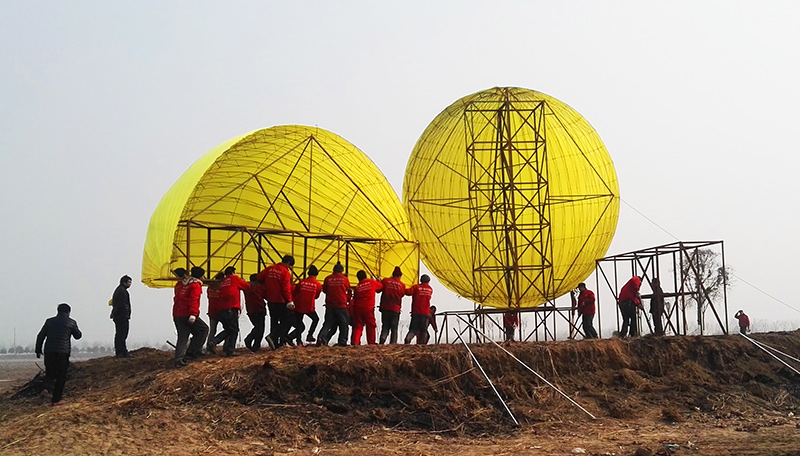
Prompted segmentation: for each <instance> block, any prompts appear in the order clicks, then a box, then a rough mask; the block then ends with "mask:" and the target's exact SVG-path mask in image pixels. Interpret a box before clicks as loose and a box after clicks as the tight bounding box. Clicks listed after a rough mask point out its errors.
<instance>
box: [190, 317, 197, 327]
mask: <svg viewBox="0 0 800 456" xmlns="http://www.w3.org/2000/svg"><path fill="white" fill-rule="evenodd" d="M195 320H197V317H195V316H194V315H189V324H190V325H193V324H194V321H195Z"/></svg>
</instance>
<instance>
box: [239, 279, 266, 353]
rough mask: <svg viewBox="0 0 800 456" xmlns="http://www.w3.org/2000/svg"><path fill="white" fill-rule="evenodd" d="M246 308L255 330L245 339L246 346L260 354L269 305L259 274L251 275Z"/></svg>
mask: <svg viewBox="0 0 800 456" xmlns="http://www.w3.org/2000/svg"><path fill="white" fill-rule="evenodd" d="M244 307H245V310H247V318H249V319H250V323H252V324H253V329H252V330H250V333H249V334H248V335H246V336H245V337H244V346H245V347H247V348H249V349H250V351H252V352H253V353H258V351H259V350H261V338H262V337H264V326H265V323H266V319H267V303H266V301H264V289H263V286H262V284H261V282H259V281H258V274H250V288H249V289H247V290H244Z"/></svg>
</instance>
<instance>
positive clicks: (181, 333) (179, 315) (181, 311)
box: [172, 266, 208, 367]
mask: <svg viewBox="0 0 800 456" xmlns="http://www.w3.org/2000/svg"><path fill="white" fill-rule="evenodd" d="M205 273H206V271H205V269H203V268H201V267H198V266H195V267H193V268H192V270H191V272H190V275H189V276H187V277H185V278H184V279H183V286H181V289H180V294H179V295H178V296H177V297H176V298H175V304H174V305H173V306H172V320H173V321H174V322H175V329H176V331H177V332H178V340H177V342H176V343H175V367H183V366H185V365H186V360H185V359H184V357H186V355H187V353H189V354H191V355H193V356H198V355H200V354H201V353H202V351H203V344H204V343H206V339H207V338H208V325H207V324H206V323H205V322H204V321H203V320H201V319H200V296H201V295H202V294H203V281H202V280H201V279H202V278H203V275H205ZM190 335H191V336H192V340H191V342H189V336H190Z"/></svg>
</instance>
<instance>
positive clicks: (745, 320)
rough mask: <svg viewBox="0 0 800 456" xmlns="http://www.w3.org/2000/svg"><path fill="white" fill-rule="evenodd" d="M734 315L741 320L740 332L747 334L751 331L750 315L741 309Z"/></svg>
mask: <svg viewBox="0 0 800 456" xmlns="http://www.w3.org/2000/svg"><path fill="white" fill-rule="evenodd" d="M733 317H734V318H735V319H737V320H739V333H740V334H747V333H748V332H749V331H750V317H748V316H747V314H745V313H744V311H743V310H741V309H740V310H739V311H738V312H736V315H734V316H733Z"/></svg>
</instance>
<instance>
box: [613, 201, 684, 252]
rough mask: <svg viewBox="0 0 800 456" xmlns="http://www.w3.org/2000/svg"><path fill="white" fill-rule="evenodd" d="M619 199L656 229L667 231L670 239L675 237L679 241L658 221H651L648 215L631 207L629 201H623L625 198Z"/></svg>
mask: <svg viewBox="0 0 800 456" xmlns="http://www.w3.org/2000/svg"><path fill="white" fill-rule="evenodd" d="M619 200H620V201H622V202H623V203H625V205H626V206H628V207H629V208H631V209H633V210H634V211H636V213H637V214H639V215H641V216H642V217H643V218H644V219H645V220H647V221H648V222H650V223H652V224H653V225H655V226H656V227H657V228H658V229H660V230H661V231H663V232H665V233H667V234H668V235H670V236H672V239H675V240H676V241H680V239H678V236H675V235H674V234H672V233H670V232H669V231H667V229H666V228H664V227H663V226H661V225H659V224H658V223H656V222H654V221H653V219H651V218H650V217H648V216H646V215H644V214H643V213H642V211H640V210H639V209H636V208H635V207H633V206H632V205H631V203H629V202H627V201H625V200H624V199H622V198H620V199H619Z"/></svg>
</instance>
